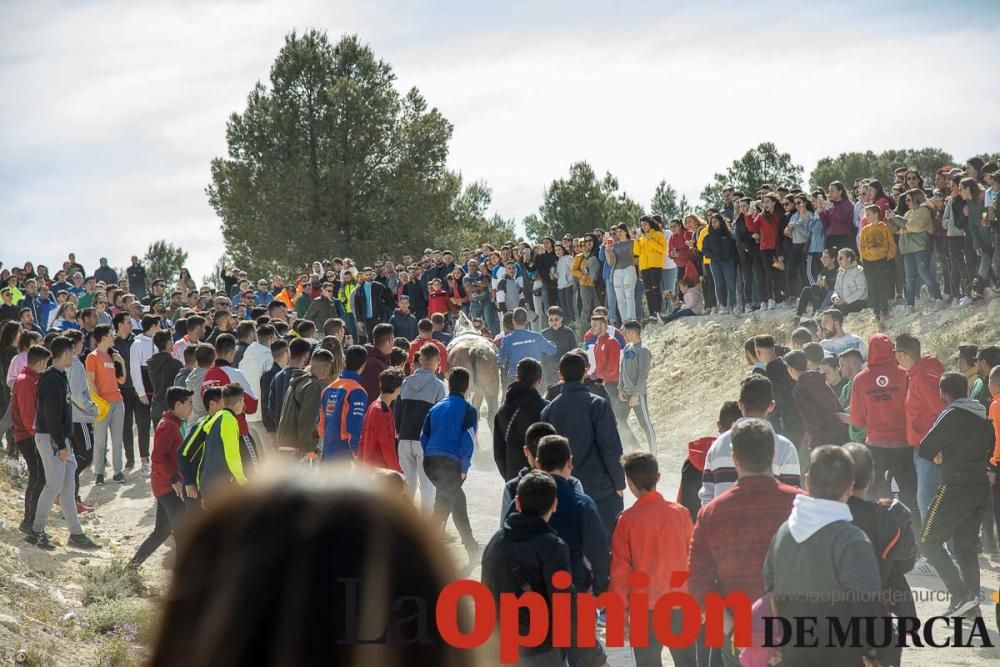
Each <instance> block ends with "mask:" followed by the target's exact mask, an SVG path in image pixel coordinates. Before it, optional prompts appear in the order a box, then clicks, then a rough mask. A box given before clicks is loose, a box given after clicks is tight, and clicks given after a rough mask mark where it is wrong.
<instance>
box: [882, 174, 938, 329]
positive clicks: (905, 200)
mask: <svg viewBox="0 0 1000 667" xmlns="http://www.w3.org/2000/svg"><path fill="white" fill-rule="evenodd" d="M900 201H901V204H902V205H903V206H906V212H905V213H904V214H903V215H902V216H899V215H897V216H895V218H894V219H893V220H891V221H890V227H895V228H896V230H897V231H898V232H899V244H898V245H899V254H900V255H902V256H903V268H904V271H905V280H906V281H905V284H904V292H905V295H906V307H907V310H908V311H909V312H913V311H914V310H915V308H916V305H915V304H916V300H917V278H918V277H919V278H920V280H921V281H922V282H923V283H924V284H925V285H927V290H928V291H929V292H930V295H931V298H932V299H934V300H935V301H937V302H941V288H940V287H939V286H938V281H937V276H936V275H935V273H934V271H933V270H931V245H932V243H933V239H932V237H931V233H932V232H933V231H934V219H933V215H932V213H931V210H930V207H929V206H928V205H927V196H926V195H924V191H923V190H920V189H918V188H914V189H912V190H907V191H906V192H905V193H904V194H903V196H902V197H900Z"/></svg>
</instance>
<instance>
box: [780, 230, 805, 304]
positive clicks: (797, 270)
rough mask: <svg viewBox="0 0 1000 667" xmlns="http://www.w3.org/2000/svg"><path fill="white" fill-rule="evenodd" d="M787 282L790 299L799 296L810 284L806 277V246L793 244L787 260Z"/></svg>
mask: <svg viewBox="0 0 1000 667" xmlns="http://www.w3.org/2000/svg"><path fill="white" fill-rule="evenodd" d="M785 282H786V283H787V290H788V292H787V293H788V297H789V298H791V297H792V296H793V295H795V294H798V293H799V291H801V289H802V287H803V286H805V285H808V284H809V277H808V276H807V275H806V244H805V243H792V244H791V247H790V249H789V251H788V257H786V258H785Z"/></svg>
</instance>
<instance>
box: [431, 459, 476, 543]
mask: <svg viewBox="0 0 1000 667" xmlns="http://www.w3.org/2000/svg"><path fill="white" fill-rule="evenodd" d="M424 472H425V473H427V477H428V478H430V480H431V484H433V485H434V489H435V495H434V518H433V520H434V525H435V527H436V528H438V530H440V531H443V530H444V525H445V523H446V522H447V521H448V516H449V515H451V518H452V520H453V521H454V522H455V528H457V529H458V534H459V536H460V537H461V538H462V544H463V545H464V546H465V548H466V549H472V548H473V547H475V546H476V538H475V537H474V536H473V534H472V524H471V523H470V522H469V510H468V504H467V502H466V499H465V491H463V490H462V483H463V482H464V481H465V480H463V479H462V470H461V467H460V466H459V463H458V461H456V460H455V459H453V458H451V457H448V456H427V457H424Z"/></svg>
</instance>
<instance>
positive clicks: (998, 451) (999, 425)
mask: <svg viewBox="0 0 1000 667" xmlns="http://www.w3.org/2000/svg"><path fill="white" fill-rule="evenodd" d="M990 421H991V422H993V432H994V433H995V434H996V435H995V436H994V437H995V438H996V444H994V445H993V457H992V458H991V459H990V463H992V464H993V465H995V466H1000V396H996V397H994V399H993V402H992V403H990Z"/></svg>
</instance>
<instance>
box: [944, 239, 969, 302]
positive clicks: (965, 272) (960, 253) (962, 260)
mask: <svg viewBox="0 0 1000 667" xmlns="http://www.w3.org/2000/svg"><path fill="white" fill-rule="evenodd" d="M948 258H949V260H950V261H951V274H950V275H949V278H951V298H953V299H961V298H962V297H963V296H969V294H970V288H971V287H972V274H970V273H969V263H968V261H967V258H966V256H965V237H964V236H949V237H948Z"/></svg>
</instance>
